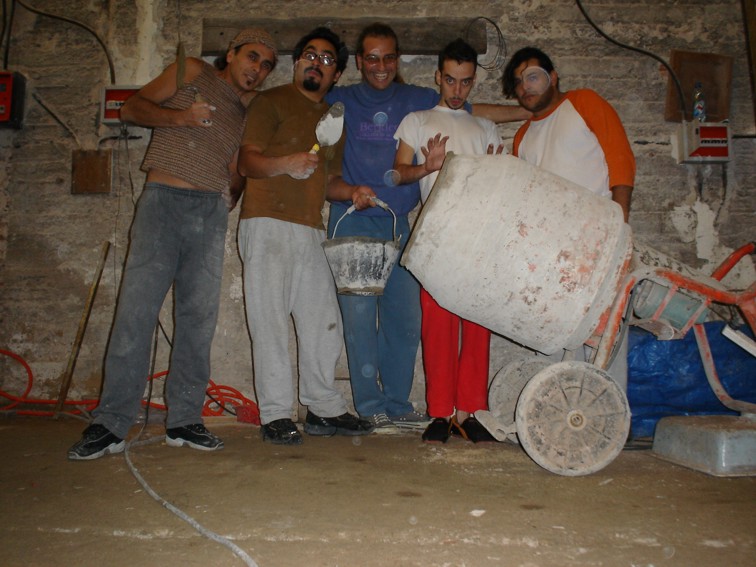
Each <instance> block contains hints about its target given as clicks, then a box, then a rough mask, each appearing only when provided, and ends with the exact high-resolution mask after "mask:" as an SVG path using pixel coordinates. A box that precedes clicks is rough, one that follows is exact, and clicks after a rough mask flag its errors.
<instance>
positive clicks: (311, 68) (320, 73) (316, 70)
mask: <svg viewBox="0 0 756 567" xmlns="http://www.w3.org/2000/svg"><path fill="white" fill-rule="evenodd" d="M308 71H315V72H316V73H317V74H318V75H320V78H321V79H322V78H323V71H321V70H320V69H319V68H317V67H308V68H307V69H305V73H307V72H308Z"/></svg>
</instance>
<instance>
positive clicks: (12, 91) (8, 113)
mask: <svg viewBox="0 0 756 567" xmlns="http://www.w3.org/2000/svg"><path fill="white" fill-rule="evenodd" d="M25 87H26V78H25V77H24V76H23V75H22V74H20V73H11V72H10V71H0V128H16V129H18V128H21V124H22V123H23V121H24V94H25V90H26V89H25Z"/></svg>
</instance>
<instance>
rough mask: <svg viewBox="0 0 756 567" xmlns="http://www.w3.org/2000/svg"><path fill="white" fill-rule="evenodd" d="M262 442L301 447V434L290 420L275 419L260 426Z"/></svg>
mask: <svg viewBox="0 0 756 567" xmlns="http://www.w3.org/2000/svg"><path fill="white" fill-rule="evenodd" d="M261 429H262V438H263V441H267V442H268V443H273V444H274V445H301V444H302V434H301V433H300V432H299V429H297V426H296V425H295V424H294V422H293V421H292V420H290V419H286V418H284V419H277V420H275V421H271V422H270V423H266V424H264V425H263V426H262V428H261Z"/></svg>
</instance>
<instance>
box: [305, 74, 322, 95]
mask: <svg viewBox="0 0 756 567" xmlns="http://www.w3.org/2000/svg"><path fill="white" fill-rule="evenodd" d="M302 88H303V89H304V90H306V91H310V92H313V93H314V92H317V90H318V89H319V88H320V81H316V80H315V79H313V78H312V77H308V78H307V79H305V80H304V82H303V83H302Z"/></svg>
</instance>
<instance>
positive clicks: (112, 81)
mask: <svg viewBox="0 0 756 567" xmlns="http://www.w3.org/2000/svg"><path fill="white" fill-rule="evenodd" d="M15 2H18V3H19V4H21V6H23V7H24V8H26V9H27V10H29V11H30V12H33V13H35V14H39V15H40V16H47V17H48V18H53V19H56V20H61V21H63V22H68V23H69V24H73V25H75V26H79V27H80V28H82V29H84V30H86V31H88V32H89V33H91V34H92V35H93V36H94V38H95V39H96V40H97V43H99V44H100V46H101V47H102V50H103V51H104V52H105V57H106V59H107V60H108V67H109V68H110V84H111V85H115V84H116V77H115V67H114V66H113V59H112V57H111V56H110V52H109V51H108V48H107V46H106V45H105V43H104V42H103V41H102V40H101V39H100V36H99V35H97V32H96V31H94V30H93V29H92V28H90V27H89V26H87V25H85V24H82V23H81V22H77V21H76V20H72V19H70V18H66V17H64V16H57V15H55V14H49V13H47V12H43V11H42V10H37V9H36V8H33V7H31V6H29V5H28V4H25V3H24V2H23V0H15ZM8 44H10V33H9V34H8ZM5 64H6V67H7V64H8V63H7V60H6V63H5Z"/></svg>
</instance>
